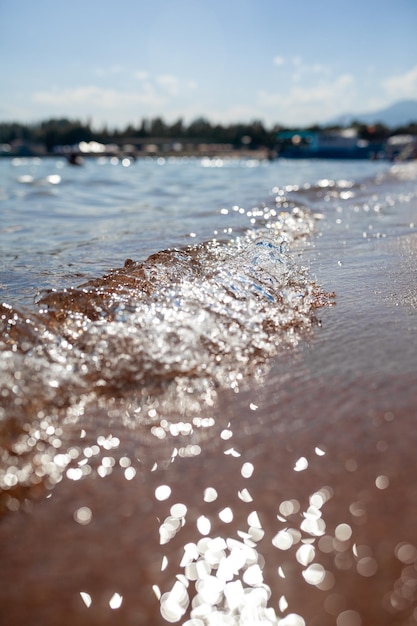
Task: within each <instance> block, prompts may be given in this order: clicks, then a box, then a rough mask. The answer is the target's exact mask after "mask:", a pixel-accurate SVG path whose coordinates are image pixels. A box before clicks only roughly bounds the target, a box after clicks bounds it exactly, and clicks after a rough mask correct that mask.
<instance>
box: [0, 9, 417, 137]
mask: <svg viewBox="0 0 417 626" xmlns="http://www.w3.org/2000/svg"><path fill="white" fill-rule="evenodd" d="M403 99H417V0H71V1H70V2H64V1H63V0H54V1H52V0H0V121H19V122H30V123H34V122H38V121H41V120H46V119H49V118H51V117H69V118H71V119H80V120H81V121H82V122H87V121H90V122H91V123H92V125H93V127H96V128H100V127H101V126H103V125H105V124H106V125H108V126H109V127H110V128H114V127H117V128H122V127H125V126H126V125H127V124H134V125H138V124H139V123H140V121H141V120H142V119H144V118H154V117H158V116H159V117H162V118H163V119H164V120H165V121H166V122H168V123H172V122H174V121H176V120H178V119H179V118H182V119H183V120H184V122H185V123H190V122H191V121H192V120H194V119H196V118H198V117H205V118H207V119H208V120H209V121H211V122H216V123H217V122H219V123H223V124H230V123H234V122H250V121H254V120H260V121H262V122H263V123H264V124H266V125H267V126H272V125H274V124H280V125H284V126H298V125H299V126H306V125H310V124H314V123H323V122H326V121H328V120H331V119H333V118H334V117H336V116H339V115H341V114H343V113H365V112H370V111H376V110H379V109H382V108H384V107H386V106H388V105H390V104H392V103H394V102H397V101H399V100H403Z"/></svg>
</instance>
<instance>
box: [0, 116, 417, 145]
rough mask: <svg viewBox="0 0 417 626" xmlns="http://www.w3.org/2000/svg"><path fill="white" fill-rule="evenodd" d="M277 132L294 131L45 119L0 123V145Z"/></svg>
mask: <svg viewBox="0 0 417 626" xmlns="http://www.w3.org/2000/svg"><path fill="white" fill-rule="evenodd" d="M351 126H352V127H355V128H356V129H357V130H358V134H359V137H360V138H362V139H371V140H377V141H381V140H384V139H386V138H388V137H389V136H391V135H393V134H400V133H401V134H402V133H406V134H414V135H417V122H416V123H412V124H409V125H408V126H404V127H399V128H396V129H390V128H388V127H386V126H384V125H383V124H375V125H374V126H367V125H365V124H361V123H360V122H355V123H353V124H352V125H351ZM337 128H339V127H329V126H327V127H321V126H311V127H309V128H307V130H336V129H337ZM279 130H296V129H295V128H292V129H291V128H284V127H282V126H278V125H274V126H272V127H271V128H266V127H265V126H264V124H263V123H262V122H261V121H259V120H255V121H252V122H250V123H247V124H245V123H236V124H229V125H223V124H212V123H211V122H210V121H209V120H207V119H206V118H203V117H200V118H197V119H195V120H194V121H192V122H191V123H189V124H188V125H187V124H185V123H184V121H183V120H182V119H179V120H177V121H176V122H174V123H172V124H168V123H166V122H165V121H164V120H163V119H162V118H161V117H155V118H153V119H147V118H144V119H143V120H142V121H141V122H140V123H139V124H138V126H134V125H131V124H129V125H128V126H126V127H125V128H124V129H109V128H108V127H107V126H103V127H102V128H101V129H94V130H93V128H92V126H91V123H90V122H87V123H83V122H81V121H80V120H70V119H67V118H61V119H49V120H46V121H42V122H39V123H35V124H21V123H18V122H2V123H0V144H2V143H6V144H13V143H14V142H16V141H19V140H20V141H22V142H25V143H32V144H38V145H42V146H44V147H45V149H46V150H47V151H48V152H53V150H54V149H55V148H56V147H57V146H64V145H67V146H74V145H76V144H78V143H80V142H81V141H93V140H94V141H98V142H100V143H104V144H109V143H116V144H119V145H120V144H123V143H126V142H127V141H129V140H132V139H133V140H140V139H141V138H142V139H152V138H158V139H166V140H167V141H170V140H178V141H187V140H191V141H201V142H205V143H216V144H229V145H232V146H233V147H234V148H236V149H239V148H242V147H246V148H250V149H257V148H263V147H265V148H273V147H274V145H275V142H276V134H277V132H278V131H279Z"/></svg>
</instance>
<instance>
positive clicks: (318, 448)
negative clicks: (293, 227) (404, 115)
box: [0, 203, 417, 626]
mask: <svg viewBox="0 0 417 626" xmlns="http://www.w3.org/2000/svg"><path fill="white" fill-rule="evenodd" d="M397 209H398V211H400V210H401V207H397ZM403 209H404V211H406V212H407V220H410V219H411V216H413V215H414V221H417V205H416V204H412V203H408V204H407V206H406V207H405V208H404V207H403ZM416 251H417V238H416V234H413V233H409V234H407V233H403V232H402V233H399V234H395V235H392V236H390V237H387V238H381V239H378V238H375V239H373V240H372V241H371V242H367V243H363V244H361V245H346V246H342V245H341V239H339V241H338V240H337V239H335V237H334V230H332V232H331V236H330V234H329V231H327V234H326V229H325V228H324V229H323V231H322V236H321V237H318V238H316V239H315V240H314V241H313V242H312V245H311V246H307V247H306V248H305V249H304V250H303V259H305V261H306V262H308V263H309V265H310V267H311V271H312V272H313V273H315V275H316V277H317V282H318V283H319V284H320V285H321V286H322V287H323V288H324V289H325V290H326V291H329V292H331V291H334V292H335V293H336V306H332V307H328V308H321V309H318V310H317V316H318V318H319V319H320V325H319V326H318V327H317V328H315V329H314V331H313V332H312V333H309V334H307V335H306V336H305V339H304V340H303V341H301V342H300V343H299V344H298V345H297V346H295V347H291V346H290V347H286V348H283V349H282V350H280V351H279V353H278V354H277V355H276V356H275V357H274V358H273V360H272V362H271V364H270V368H269V369H268V370H266V371H263V372H261V373H260V374H259V375H257V376H253V377H252V379H251V377H250V376H249V377H248V378H247V379H241V380H231V384H230V387H231V388H229V389H225V388H220V389H217V390H216V393H215V394H213V396H212V400H211V401H209V402H206V403H201V402H200V403H198V402H197V403H196V401H195V399H194V397H193V396H192V394H190V398H189V400H190V402H189V404H188V405H184V395H181V396H180V395H179V396H178V397H177V398H176V397H175V395H174V397H172V398H171V407H170V411H171V428H170V429H169V432H168V435H164V436H162V433H160V435H161V436H160V437H159V436H155V431H154V432H152V431H151V427H149V428H141V429H140V430H138V429H135V428H133V427H132V425H131V424H130V423H129V420H128V419H126V420H125V422H124V423H123V422H122V421H121V419H120V416H121V415H123V414H124V413H125V414H128V413H129V406H128V400H118V401H115V402H114V404H113V406H112V411H113V413H111V411H107V412H106V413H105V412H104V411H103V412H101V411H100V410H99V408H98V407H97V405H94V406H92V407H91V409H89V407H88V405H87V407H86V410H85V413H84V415H82V416H81V417H80V416H78V417H77V418H76V417H75V416H72V423H71V420H69V422H68V423H67V425H66V432H67V435H66V441H65V445H66V449H67V450H71V448H73V449H74V450H76V449H77V448H78V449H79V448H80V447H81V446H82V447H83V449H84V450H85V449H86V448H88V447H89V448H90V450H91V451H92V452H91V458H92V462H91V466H94V463H96V465H99V464H100V463H101V465H100V467H102V468H104V469H103V470H102V471H101V474H103V476H102V477H101V475H100V474H99V475H97V474H96V473H92V474H91V476H86V477H84V478H83V479H82V480H78V479H77V474H73V475H72V478H73V479H70V478H68V477H65V478H64V479H63V480H62V481H61V482H59V483H58V484H57V485H55V487H54V488H53V489H50V490H46V491H44V490H43V489H42V488H40V489H39V493H36V490H34V492H32V493H31V497H30V498H27V499H26V500H25V501H23V503H18V502H17V501H14V500H13V501H11V502H9V509H10V508H12V509H13V508H15V509H16V510H7V511H6V512H5V513H4V514H3V516H2V518H1V520H0V554H1V571H0V583H1V584H0V607H1V608H0V611H1V613H2V616H3V617H2V621H3V622H4V623H5V624H8V626H9V625H10V626H12V625H21V624H29V623H30V624H31V625H39V626H40V625H42V626H49V625H52V624H53V625H56V624H61V625H63V626H65V625H67V624H68V625H69V624H80V625H84V624H85V625H93V624H94V625H95V624H97V625H99V624H100V625H102V624H126V625H131V624H132V625H133V624H135V625H139V624H143V625H148V624H155V625H156V624H161V625H162V624H166V623H167V620H168V621H172V622H178V623H181V624H184V623H185V622H186V621H187V619H190V617H189V610H190V608H191V606H189V607H188V609H187V606H188V605H187V600H186V598H185V596H189V597H190V599H191V600H192V598H193V597H194V598H195V596H197V592H198V594H199V596H200V601H201V598H203V600H205V601H204V602H203V601H201V604H200V613H198V609H197V607H196V606H194V610H195V613H194V615H193V620H194V621H190V622H189V624H190V626H202V625H204V624H206V623H207V624H208V623H215V624H217V623H218V624H223V623H225V624H226V623H230V624H240V623H242V624H243V623H247V624H256V623H259V624H260V623H262V624H268V623H271V624H280V623H281V624H282V626H302V625H303V624H307V625H308V626H334V625H335V626H361V625H362V626H368V625H371V624H372V625H374V624H375V625H376V624H378V626H395V625H398V626H400V625H401V626H405V625H411V624H417V534H416V519H417V486H416V483H415V475H416V471H417V457H416V454H415V450H416V444H417V432H416V429H415V420H416V404H415V389H416V388H417V339H416V337H417V334H416V331H417V311H416V289H415V285H416V280H415V279H416V273H415V271H416V270H415V268H416ZM193 402H194V404H193ZM112 414H113V415H114V419H113V421H112V420H111V415H112ZM191 415H193V416H194V417H193V418H192V419H193V420H194V422H193V423H194V426H195V428H194V431H193V433H192V434H190V433H189V432H187V430H186V426H185V424H186V423H187V419H186V418H190V416H191ZM109 416H110V422H109ZM205 420H206V421H205ZM210 420H211V421H210ZM213 420H214V421H213ZM175 425H176V426H175ZM157 435H158V433H157ZM100 437H102V439H99V441H98V438H100ZM93 446H98V448H100V451H99V453H96V452H95V450H93ZM75 454H76V453H74V457H75ZM89 454H90V453H89ZM105 458H106V459H108V460H107V461H106V462H104V459H105ZM74 460H76V459H75V458H74ZM106 467H107V468H108V467H111V468H112V470H111V471H110V472H106V469H105V468H106ZM129 468H130V471H129ZM74 471H77V470H76V469H75V470H74ZM70 476H71V474H70ZM161 486H166V487H169V489H167V488H165V490H164V489H159V490H158V487H161ZM208 488H212V489H214V490H215V492H214V491H207V489H208ZM245 490H247V491H245ZM215 496H216V497H215ZM212 498H214V499H212ZM210 500H211V501H210ZM175 504H182V505H185V507H186V509H185V508H184V507H177V508H175V507H174V509H172V507H173V505H175ZM204 538H207V541H206V542H204V541H202V540H204ZM209 539H217V543H214V544H213V543H212V544H210V543H209ZM237 540H238V541H240V542H242V545H243V546H246V548H248V549H249V550H247V552H244V551H243V552H242V549H241V554H240V556H241V557H242V558H243V557H244V558H243V560H242V561H239V563H238V561H236V560H235V561H234V562H233V558H232V559H229V561H230V563H229V564H230V565H231V567H232V569H233V568H234V570H233V575H232V574H230V573H227V572H226V573H225V574H222V575H220V576H217V577H216V576H215V574H216V572H217V574H218V573H219V571H218V570H219V567H220V565H219V563H220V561H221V559H222V558H223V559H224V557H232V551H233V547H235V548H236V544H234V543H233V541H237ZM190 544H191V547H190ZM185 546H188V557H187V558H185V557H184V547H185ZM250 549H251V550H252V551H250ZM196 550H197V552H196ZM186 554H187V550H186ZM233 554H234V555H235V556H236V553H235V552H234V553H233ZM242 554H243V556H242ZM245 559H246V560H245ZM197 561H198V562H199V563H200V569H201V571H203V570H204V573H203V574H201V571H200V573H199V574H198V575H197V574H195V575H193V574H192V572H193V568H192V567H191V568H190V567H189V569H188V570H187V569H186V568H187V566H190V564H191V565H193V564H194V563H195V562H197ZM207 563H209V564H210V566H211V573H212V574H213V578H217V579H218V578H220V579H221V580H223V581H227V582H229V583H230V582H232V580H233V581H236V580H239V581H241V583H242V588H243V589H246V590H249V591H251V592H253V591H254V590H255V591H256V590H258V592H257V595H256V593H255V594H252V595H250V594H249V593H246V596H245V598H246V599H245V600H242V598H243V596H242V595H241V591H239V589H237V588H235V590H234V593H235V595H234V596H233V594H232V596H231V598H232V599H231V600H230V602H229V606H230V605H232V606H236V608H235V615H234V617H233V616H232V617H231V616H229V618H228V619H229V621H227V618H226V617H225V608H224V607H225V601H224V597H223V596H222V594H221V593H220V592H218V591H217V587H216V585H215V584H214V582H213V580H212V579H211V578H210V577H207V574H208V570H207V567H206V565H205V564H207ZM187 572H188V574H189V575H188V576H187V577H185V578H184V573H187ZM177 575H179V579H178V578H176V577H177ZM195 578H197V582H196V583H195ZM176 580H177V581H178V583H179V586H178V585H177V587H176V592H174V594H173V595H172V596H171V597H169V596H164V595H163V594H165V593H167V592H169V591H170V590H171V589H172V588H173V586H174V583H175V581H176ZM204 581H205V582H204ZM195 585H196V586H197V590H196V589H195ZM262 585H264V586H262ZM242 593H243V592H242ZM160 594H162V598H161V601H159V600H158V596H159V595H160ZM216 594H217V595H216ZM239 602H240V604H239ZM233 603H234V604H233ZM161 606H162V608H163V614H164V615H165V617H166V618H167V619H164V617H162V616H161V611H160V609H161ZM207 607H211V609H210V613H211V615H212V619H213V620H214V619H217V620H218V621H212V622H210V613H208V612H207V611H208V608H207ZM271 609H273V611H274V614H272V612H271ZM215 610H223V620H224V621H219V620H220V617H219V616H217V617H214V612H215ZM199 620H200V621H199ZM233 620H234V621H233ZM245 620H246V621H245ZM257 620H258V621H257ZM262 620H264V621H262ZM268 620H269V621H268ZM280 620H281V622H280Z"/></svg>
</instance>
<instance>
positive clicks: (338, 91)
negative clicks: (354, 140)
mask: <svg viewBox="0 0 417 626" xmlns="http://www.w3.org/2000/svg"><path fill="white" fill-rule="evenodd" d="M354 84H355V80H354V78H353V76H352V75H351V74H343V75H341V76H339V77H338V78H336V79H334V80H331V81H330V80H327V81H325V80H322V81H321V82H320V83H318V84H315V85H313V86H308V87H306V86H300V85H293V86H292V88H291V89H290V90H289V91H287V92H282V93H270V92H268V91H261V92H259V93H258V104H259V106H260V107H261V108H262V109H263V110H264V111H266V110H270V109H274V116H275V118H276V119H277V120H279V121H281V122H282V123H285V124H303V125H304V124H309V123H313V122H319V121H324V120H326V119H328V118H329V117H332V116H333V115H336V114H338V113H339V112H340V110H342V109H344V108H346V106H349V104H350V103H351V102H352V100H353V93H354Z"/></svg>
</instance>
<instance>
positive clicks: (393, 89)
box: [382, 65, 417, 100]
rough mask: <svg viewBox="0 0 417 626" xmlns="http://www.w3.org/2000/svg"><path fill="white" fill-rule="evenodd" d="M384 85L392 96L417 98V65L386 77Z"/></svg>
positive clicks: (397, 98)
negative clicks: (401, 72)
mask: <svg viewBox="0 0 417 626" xmlns="http://www.w3.org/2000/svg"><path fill="white" fill-rule="evenodd" d="M382 86H383V88H384V89H385V91H386V93H387V95H388V96H389V97H390V98H395V99H396V100H399V99H401V98H417V65H415V66H414V67H413V68H411V70H409V71H408V72H405V73H404V74H398V75H397V76H391V77H389V78H386V79H385V80H384V81H382Z"/></svg>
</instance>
